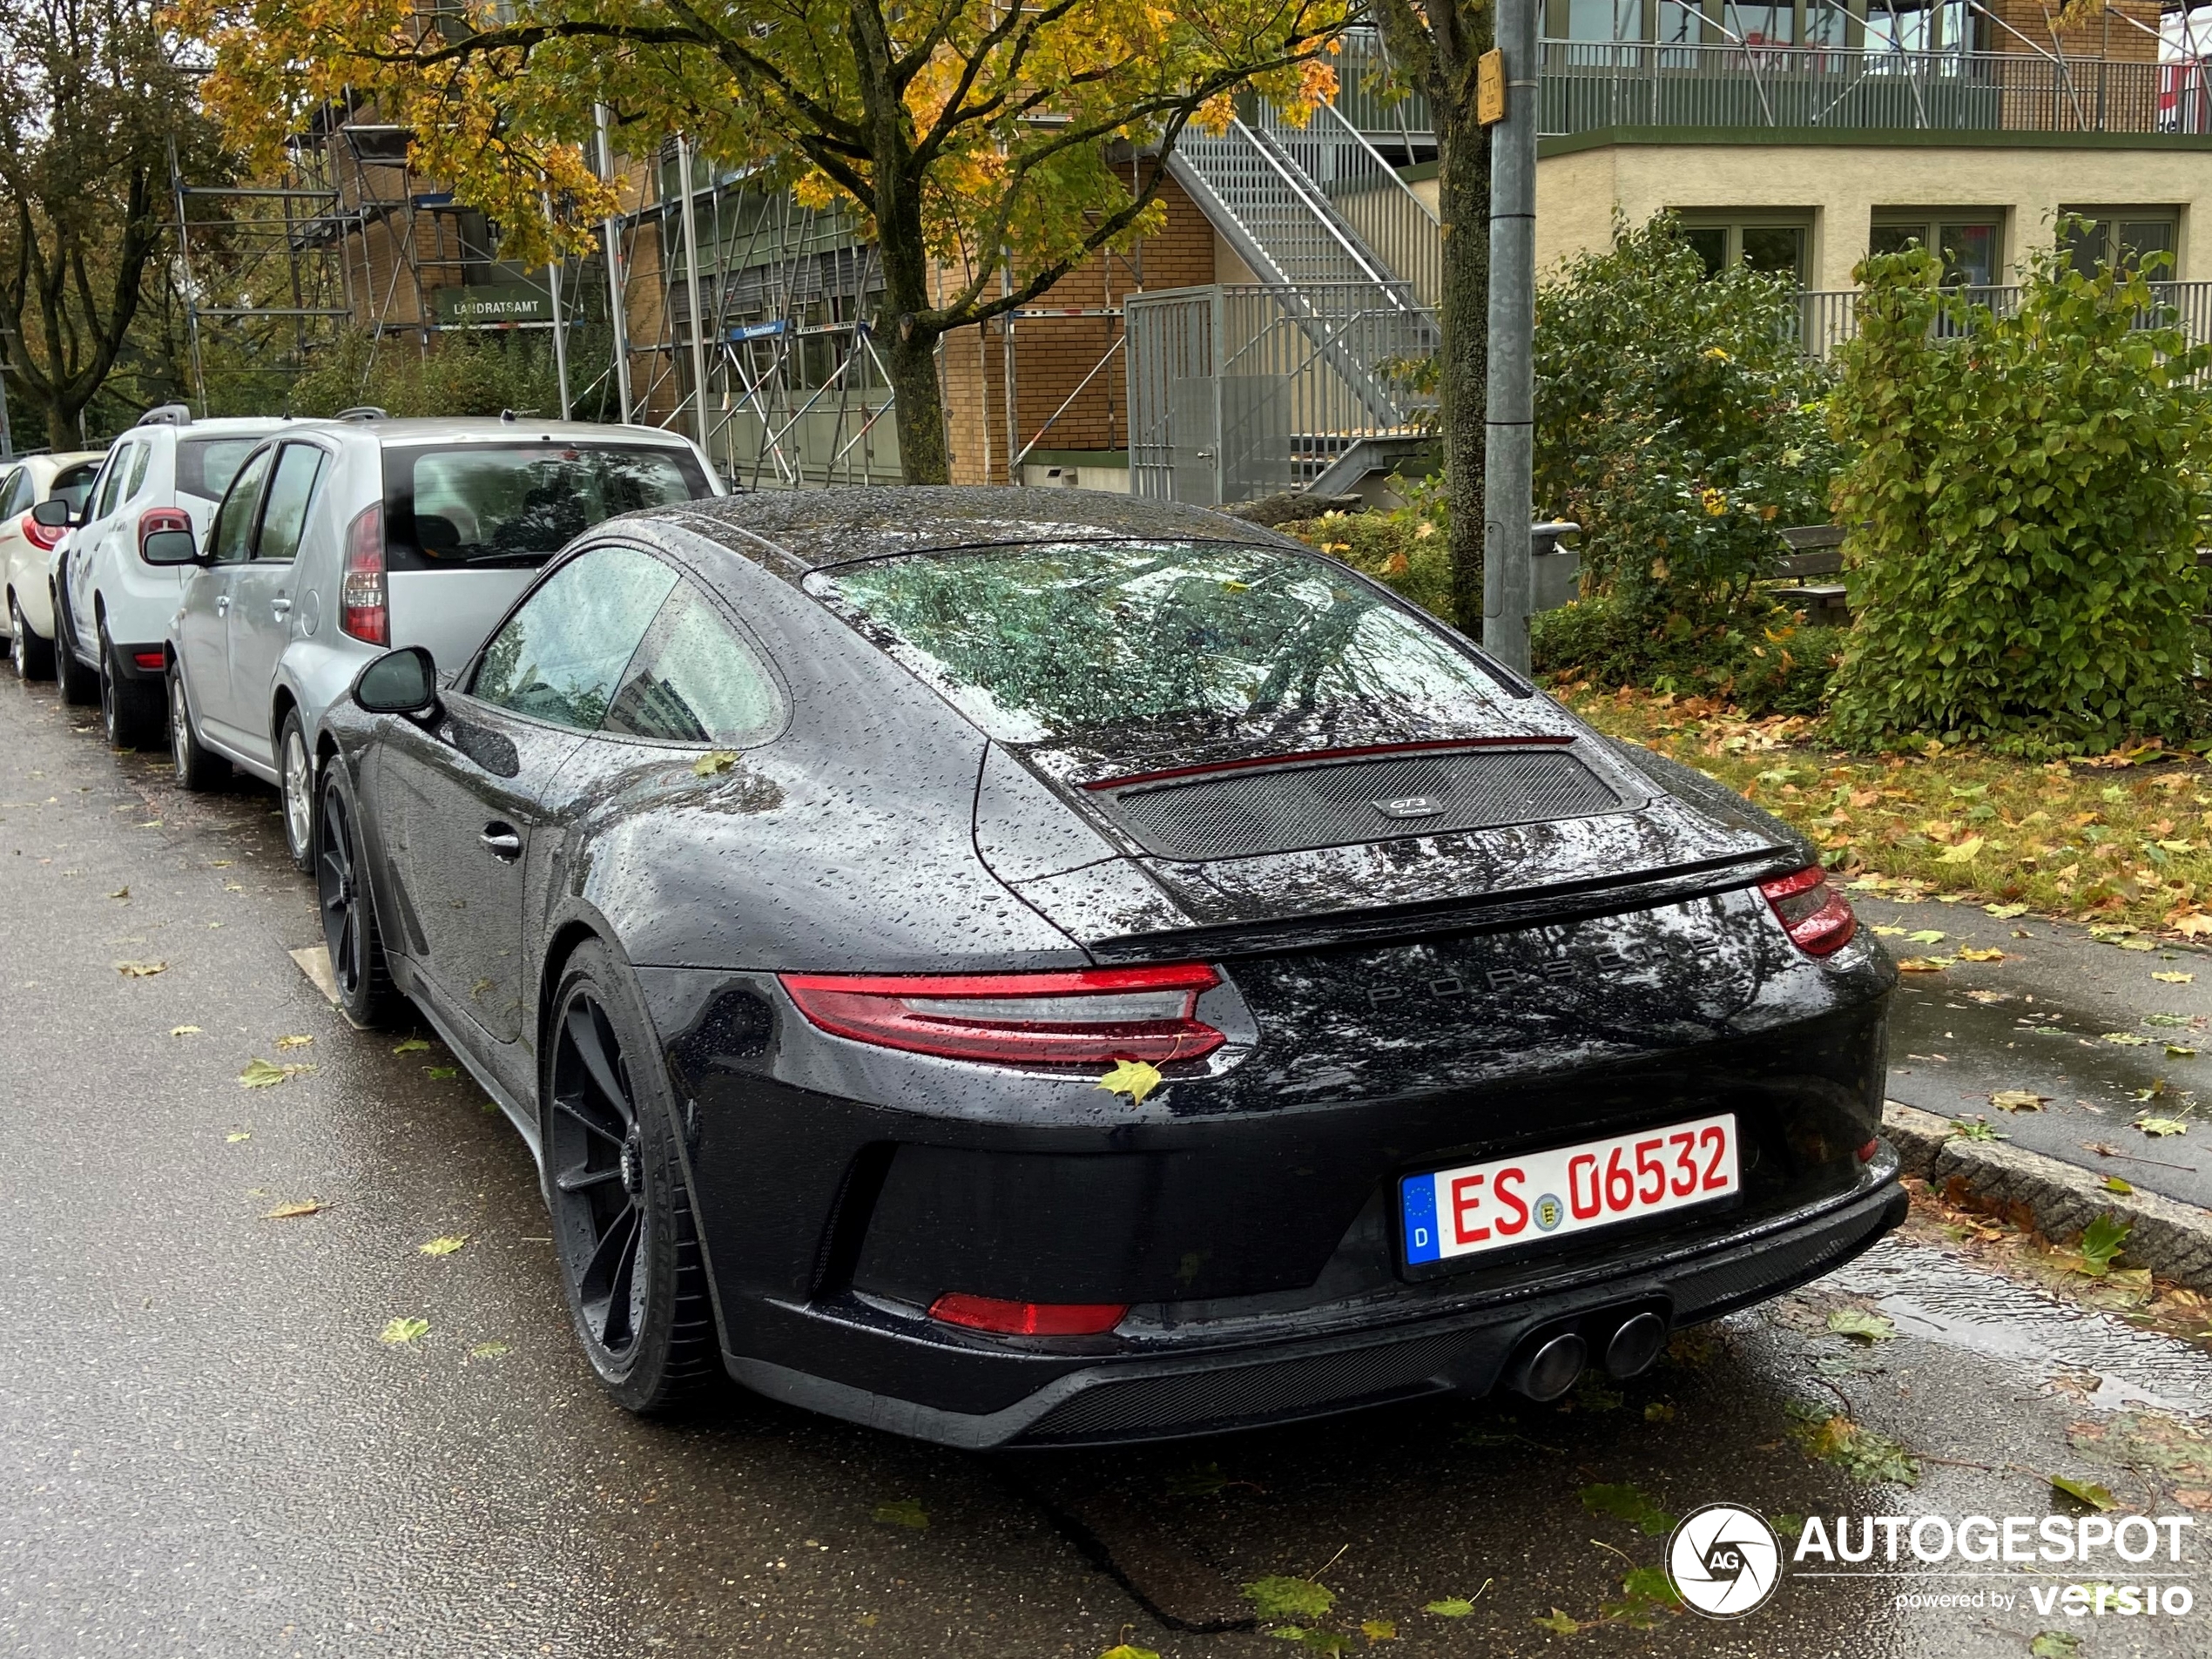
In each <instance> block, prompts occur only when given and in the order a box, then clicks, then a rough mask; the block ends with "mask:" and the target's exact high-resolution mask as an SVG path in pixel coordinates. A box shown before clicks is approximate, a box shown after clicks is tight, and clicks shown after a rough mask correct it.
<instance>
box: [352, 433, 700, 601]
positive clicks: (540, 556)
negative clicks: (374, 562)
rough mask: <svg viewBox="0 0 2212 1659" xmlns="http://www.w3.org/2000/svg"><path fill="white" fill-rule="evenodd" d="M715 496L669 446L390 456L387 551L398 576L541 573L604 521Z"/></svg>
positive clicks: (459, 448) (476, 449)
mask: <svg viewBox="0 0 2212 1659" xmlns="http://www.w3.org/2000/svg"><path fill="white" fill-rule="evenodd" d="M712 493H713V491H712V490H711V489H710V487H709V486H708V484H707V481H706V475H705V471H704V470H703V469H701V468H700V466H699V463H698V457H696V456H695V455H692V454H691V451H690V450H688V449H678V448H673V447H672V446H670V445H667V444H661V445H656V446H651V447H648V446H646V445H644V444H636V445H626V446H625V445H612V444H594V445H590V446H570V445H565V444H557V443H516V444H505V443H500V444H494V443H469V444H453V445H450V446H443V447H440V446H424V447H421V448H414V447H409V448H390V449H387V450H386V451H385V452H384V544H385V556H386V559H387V560H388V565H389V568H390V569H392V570H455V569H458V568H459V567H461V566H463V565H471V564H478V565H498V564H508V565H514V564H538V563H543V562H544V561H545V560H547V559H549V558H550V557H551V556H553V555H554V554H556V553H557V552H559V551H560V550H562V549H563V547H565V546H567V545H568V544H569V543H570V542H572V541H574V540H575V539H576V538H577V536H581V535H582V534H583V532H584V531H586V530H588V529H590V528H591V527H592V526H593V525H594V524H597V523H599V522H600V521H601V520H602V519H606V518H611V517H613V516H615V515H616V514H617V513H629V512H635V511H636V510H637V509H639V508H641V507H665V506H667V505H668V504H669V503H671V502H681V501H698V500H700V499H702V498H704V497H705V496H710V495H711V494H712Z"/></svg>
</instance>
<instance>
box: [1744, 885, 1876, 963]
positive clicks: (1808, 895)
mask: <svg viewBox="0 0 2212 1659" xmlns="http://www.w3.org/2000/svg"><path fill="white" fill-rule="evenodd" d="M1759 892H1760V893H1761V894H1763V895H1764V897H1765V899H1766V901H1767V907H1768V908H1769V909H1770V910H1772V911H1773V912H1774V919H1775V920H1776V921H1778V922H1780V923H1781V924H1782V931H1783V932H1784V933H1786V934H1789V935H1790V942H1791V944H1793V945H1795V946H1796V947H1797V948H1798V949H1799V950H1801V951H1803V952H1804V953H1805V954H1806V955H1808V956H1832V955H1834V954H1836V953H1837V952H1838V951H1839V950H1841V949H1842V948H1844V946H1845V945H1848V944H1850V943H1851V940H1852V938H1853V936H1854V935H1856V934H1858V913H1857V912H1856V911H1854V910H1853V909H1852V908H1851V900H1848V899H1846V898H1844V895H1843V894H1840V893H1838V892H1837V891H1836V890H1835V889H1834V888H1833V887H1830V886H1829V885H1828V873H1827V872H1826V871H1825V870H1824V869H1822V868H1821V867H1819V866H1818V865H1809V866H1807V867H1805V868H1804V869H1802V870H1797V871H1793V872H1791V873H1790V874H1788V875H1779V876H1776V877H1775V878H1774V879H1773V880H1770V881H1762V882H1760V883H1759ZM1807 900H1811V901H1812V903H1811V908H1810V909H1807V908H1804V907H1803V906H1804V901H1807ZM1793 901H1795V902H1793ZM1793 911H1794V912H1796V914H1791V913H1792V912H1793Z"/></svg>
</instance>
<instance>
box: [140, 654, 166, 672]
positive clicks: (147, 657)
mask: <svg viewBox="0 0 2212 1659" xmlns="http://www.w3.org/2000/svg"><path fill="white" fill-rule="evenodd" d="M131 660H132V662H134V663H136V664H138V666H139V667H140V668H159V667H161V666H162V664H164V663H165V661H166V660H167V659H166V658H164V657H163V656H162V654H161V653H160V652H159V651H132V653H131Z"/></svg>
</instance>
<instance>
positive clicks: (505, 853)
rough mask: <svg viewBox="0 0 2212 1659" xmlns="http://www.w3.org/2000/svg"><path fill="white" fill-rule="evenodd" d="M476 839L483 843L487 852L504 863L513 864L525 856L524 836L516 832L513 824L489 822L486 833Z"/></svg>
mask: <svg viewBox="0 0 2212 1659" xmlns="http://www.w3.org/2000/svg"><path fill="white" fill-rule="evenodd" d="M476 839H477V840H479V841H481V842H482V843H483V846H484V850H485V851H486V852H488V853H490V854H491V855H492V857H494V858H496V859H497V860H500V861H501V862H502V864H512V863H513V862H514V861H515V860H516V859H519V858H520V857H522V856H523V838H522V837H521V836H520V835H518V834H516V833H515V826H513V825H512V824H502V823H499V822H497V821H494V822H492V823H489V824H487V825H485V826H484V833H482V834H481V835H479V836H478V837H477V838H476Z"/></svg>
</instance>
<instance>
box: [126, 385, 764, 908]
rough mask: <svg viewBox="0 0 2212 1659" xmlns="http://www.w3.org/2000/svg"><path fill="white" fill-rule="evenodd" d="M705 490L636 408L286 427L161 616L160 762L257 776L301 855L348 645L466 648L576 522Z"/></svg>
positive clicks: (699, 470)
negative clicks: (271, 787) (602, 415)
mask: <svg viewBox="0 0 2212 1659" xmlns="http://www.w3.org/2000/svg"><path fill="white" fill-rule="evenodd" d="M723 493H724V490H723V488H722V483H721V481H720V480H719V479H718V477H717V476H716V475H715V472H714V469H713V468H712V467H711V466H710V465H709V464H708V462H707V460H706V457H705V455H703V454H701V453H700V451H699V449H698V448H697V446H695V445H694V444H692V443H691V442H690V441H689V440H687V439H685V438H682V437H679V436H678V435H675V434H673V433H668V432H663V431H659V430H657V429H654V428H646V427H622V426H593V425H585V424H583V423H580V422H573V421H540V420H536V419H535V418H532V417H513V416H507V415H502V416H500V417H499V418H498V419H496V420H492V419H468V420H462V419H453V420H423V421H394V420H388V419H385V418H383V417H381V415H367V414H364V415H362V416H360V417H349V418H344V419H341V420H337V421H313V422H301V423H299V424H295V425H293V426H289V427H287V428H285V429H284V431H283V432H282V433H281V434H280V435H276V436H273V437H272V439H271V440H270V441H269V442H266V443H265V444H263V445H262V446H261V447H260V448H258V449H256V450H255V451H254V452H253V454H252V455H249V456H248V457H247V458H246V462H245V464H244V465H243V466H241V467H240V468H239V470H238V475H237V477H236V478H235V479H234V480H233V482H232V484H231V487H230V489H229V490H228V492H227V493H226V495H225V496H224V497H223V500H222V503H221V505H220V506H219V507H218V508H217V509H216V510H215V516H214V520H213V523H212V525H211V526H210V528H209V530H208V534H207V539H206V543H205V544H204V545H202V546H201V547H199V549H198V550H197V551H196V554H195V556H194V557H193V559H192V563H195V564H197V565H198V566H199V567H200V568H199V570H198V572H197V573H196V574H194V575H193V576H192V579H191V580H190V581H189V582H188V583H186V585H185V597H184V603H183V604H182V606H181V607H180V608H179V610H178V611H177V613H176V615H175V617H173V619H172V621H171V623H170V625H169V632H168V640H167V651H168V658H169V661H168V673H169V726H170V750H171V753H172V756H173V758H174V759H175V762H176V768H177V778H178V781H179V783H181V784H182V785H183V786H185V788H187V789H202V788H206V787H208V786H211V785H212V784H213V783H215V782H217V781H218V780H219V779H221V777H222V776H223V775H224V774H225V773H226V772H228V771H229V770H230V768H231V767H233V766H236V767H238V768H239V769H241V770H243V771H246V772H251V773H253V775H254V776H256V777H258V778H261V779H266V780H267V781H268V782H270V783H273V784H275V785H276V786H278V787H279V788H280V790H282V792H283V794H284V828H285V840H286V843H287V846H288V847H289V849H290V851H291V853H292V856H293V860H294V861H295V862H296V863H298V865H299V866H300V868H301V869H302V870H305V869H307V868H308V867H309V864H310V861H311V860H312V858H313V855H314V779H315V774H316V772H317V771H318V769H319V767H318V762H317V758H316V757H317V740H318V737H319V735H320V730H321V725H322V717H323V713H324V711H325V710H327V708H328V707H329V706H330V705H331V703H332V702H333V701H334V699H335V698H339V697H341V696H342V695H344V693H345V692H346V691H347V687H349V686H350V685H352V684H353V680H354V675H355V674H357V673H358V672H360V671H361V665H362V664H365V663H367V662H368V661H370V660H371V659H373V658H376V657H379V656H381V655H382V654H383V653H384V652H385V651H390V650H393V649H395V648H396V647H400V646H403V645H421V646H425V647H427V648H428V650H429V651H430V652H431V654H432V656H433V657H435V658H436V659H437V660H438V661H440V662H444V663H460V662H465V661H466V660H467V659H468V658H469V656H470V655H471V654H473V653H474V652H475V649H476V647H477V646H478V645H479V644H482V642H483V640H484V638H485V637H486V636H487V635H489V633H490V632H491V631H492V629H493V627H494V626H495V625H496V624H497V623H498V622H499V620H500V618H501V617H503V616H504V615H506V613H507V610H508V608H509V606H510V605H511V604H513V603H514V602H515V600H516V597H518V596H519V595H520V594H521V593H522V591H523V589H524V588H525V587H527V586H528V585H529V580H530V576H531V573H532V572H533V571H535V570H536V568H537V567H538V566H539V565H541V564H543V563H545V561H546V560H547V559H549V558H550V557H551V556H553V555H554V554H555V553H556V552H557V551H559V550H560V549H561V548H562V547H563V545H565V544H566V543H568V542H569V541H570V540H571V539H573V538H574V537H575V536H577V535H579V534H581V533H582V532H583V531H584V530H586V529H590V527H591V526H592V525H594V524H597V523H600V522H601V521H602V520H604V519H607V518H610V517H612V516H615V515H616V514H618V513H626V512H631V511H634V510H636V509H638V508H644V507H661V506H667V505H670V504H672V503H674V502H682V501H695V500H699V499H703V498H705V497H707V496H719V495H722V494H723Z"/></svg>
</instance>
